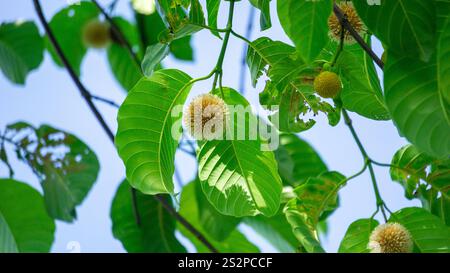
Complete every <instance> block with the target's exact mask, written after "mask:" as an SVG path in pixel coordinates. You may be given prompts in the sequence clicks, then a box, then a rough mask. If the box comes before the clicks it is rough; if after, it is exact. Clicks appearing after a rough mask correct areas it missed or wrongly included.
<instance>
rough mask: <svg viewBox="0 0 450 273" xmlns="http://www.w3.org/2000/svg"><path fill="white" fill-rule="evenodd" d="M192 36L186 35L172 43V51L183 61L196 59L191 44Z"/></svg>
mask: <svg viewBox="0 0 450 273" xmlns="http://www.w3.org/2000/svg"><path fill="white" fill-rule="evenodd" d="M191 40H192V36H186V37H183V38H180V39H177V40H174V41H172V42H171V43H170V53H172V55H173V56H174V57H175V58H177V59H179V60H183V61H193V60H194V50H193V48H192V45H191Z"/></svg>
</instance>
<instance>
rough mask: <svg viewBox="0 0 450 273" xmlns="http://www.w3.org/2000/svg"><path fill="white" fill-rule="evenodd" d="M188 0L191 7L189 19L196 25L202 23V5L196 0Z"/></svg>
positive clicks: (203, 20) (203, 22) (203, 15)
mask: <svg viewBox="0 0 450 273" xmlns="http://www.w3.org/2000/svg"><path fill="white" fill-rule="evenodd" d="M190 1H191V7H190V9H189V21H190V22H192V23H194V24H197V25H204V24H205V14H204V13H203V8H202V5H201V4H200V2H199V1H198V0H190Z"/></svg>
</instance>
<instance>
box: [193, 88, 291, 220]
mask: <svg viewBox="0 0 450 273" xmlns="http://www.w3.org/2000/svg"><path fill="white" fill-rule="evenodd" d="M223 91H224V95H225V97H224V100H225V102H226V103H227V104H228V105H233V106H236V105H242V106H243V107H246V106H248V105H249V104H248V102H247V100H246V99H245V98H244V97H242V96H241V95H239V93H237V92H236V91H234V90H232V89H229V88H225V89H224V90H223ZM216 92H217V90H216ZM249 116H250V117H248V116H247V115H246V124H248V122H249V119H250V118H255V117H254V116H253V115H252V114H250V115H249ZM240 123H242V122H240ZM235 126H236V123H235ZM237 126H239V124H237ZM244 126H245V125H244ZM234 129H235V130H234V131H233V132H239V131H241V130H242V131H241V132H245V135H246V136H248V135H249V126H245V128H242V126H241V127H239V128H237V127H235V128H234ZM263 144H265V141H263V140H261V139H260V137H259V138H258V139H257V140H238V139H237V138H236V137H233V139H231V140H229V139H226V140H212V141H205V142H204V143H202V144H201V145H200V148H199V151H198V155H197V156H198V161H199V178H200V181H201V182H202V188H203V192H204V193H205V195H206V197H207V198H208V200H209V201H210V202H211V203H212V204H213V206H214V207H215V208H216V209H217V210H218V211H219V212H221V213H223V214H225V215H231V216H236V217H242V216H249V215H256V214H258V213H262V214H264V215H266V216H272V215H274V214H275V213H276V212H277V211H278V207H279V206H280V196H281V188H282V185H281V179H280V176H279V175H278V172H277V164H276V161H275V157H274V154H273V152H271V151H263V150H262V147H263Z"/></svg>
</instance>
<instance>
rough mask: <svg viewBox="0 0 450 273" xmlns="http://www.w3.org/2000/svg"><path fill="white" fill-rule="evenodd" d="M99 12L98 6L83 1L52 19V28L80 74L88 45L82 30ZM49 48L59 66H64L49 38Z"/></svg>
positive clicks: (65, 53)
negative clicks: (84, 41)
mask: <svg viewBox="0 0 450 273" xmlns="http://www.w3.org/2000/svg"><path fill="white" fill-rule="evenodd" d="M98 14H99V11H98V9H97V7H96V6H95V5H94V4H92V3H91V2H86V1H81V2H80V3H77V4H73V5H70V6H68V7H66V8H64V9H62V10H60V11H59V12H58V13H56V14H55V15H54V16H53V18H52V19H51V20H50V23H49V24H50V28H51V29H52V31H53V34H54V35H55V37H56V40H57V41H58V44H59V45H60V46H61V48H62V50H63V53H64V55H65V56H66V57H67V59H68V60H69V64H70V66H71V67H72V68H73V69H74V70H75V72H76V73H77V74H78V75H80V66H81V62H82V61H83V57H84V55H85V54H86V46H85V45H84V43H83V38H82V35H83V34H82V32H83V28H84V26H85V24H86V23H87V22H89V21H90V20H92V19H94V18H96V17H97V16H98ZM47 49H48V51H49V52H50V54H51V56H52V58H53V60H54V61H55V63H56V64H57V65H59V66H63V65H62V62H61V60H60V59H59V56H58V55H57V54H56V51H55V49H54V48H53V45H52V44H51V43H50V41H49V40H48V39H47Z"/></svg>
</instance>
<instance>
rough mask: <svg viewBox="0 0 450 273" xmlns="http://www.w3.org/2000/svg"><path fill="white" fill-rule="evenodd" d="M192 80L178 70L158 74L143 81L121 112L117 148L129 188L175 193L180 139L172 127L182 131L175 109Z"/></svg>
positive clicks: (147, 191) (151, 192)
mask: <svg viewBox="0 0 450 273" xmlns="http://www.w3.org/2000/svg"><path fill="white" fill-rule="evenodd" d="M190 81H191V77H189V76H188V75H187V74H185V73H184V72H181V71H179V70H175V69H164V70H158V71H156V72H155V73H153V75H152V76H151V77H150V78H143V79H141V80H140V81H139V82H138V83H137V84H136V86H135V87H134V88H133V89H132V90H131V91H130V92H129V93H128V96H127V98H126V99H125V101H124V103H123V104H122V106H121V107H120V109H119V113H118V117H117V120H118V126H119V128H118V130H117V134H116V147H117V151H118V152H119V156H120V157H121V158H122V160H123V162H124V163H125V167H126V174H127V179H128V181H129V182H130V184H131V185H132V186H133V187H134V188H136V189H138V190H140V191H142V192H143V193H145V194H158V193H172V192H173V187H174V186H173V181H172V176H173V173H174V157H175V150H176V148H177V145H178V139H179V136H178V139H174V138H173V137H175V136H172V134H171V130H172V125H174V124H175V125H174V126H178V127H174V128H179V129H181V124H180V119H181V117H180V115H178V116H172V110H173V108H174V107H175V106H177V107H179V106H181V105H183V104H184V102H185V100H186V97H187V95H188V94H189V91H190V89H191V87H192V84H191V82H190Z"/></svg>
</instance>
